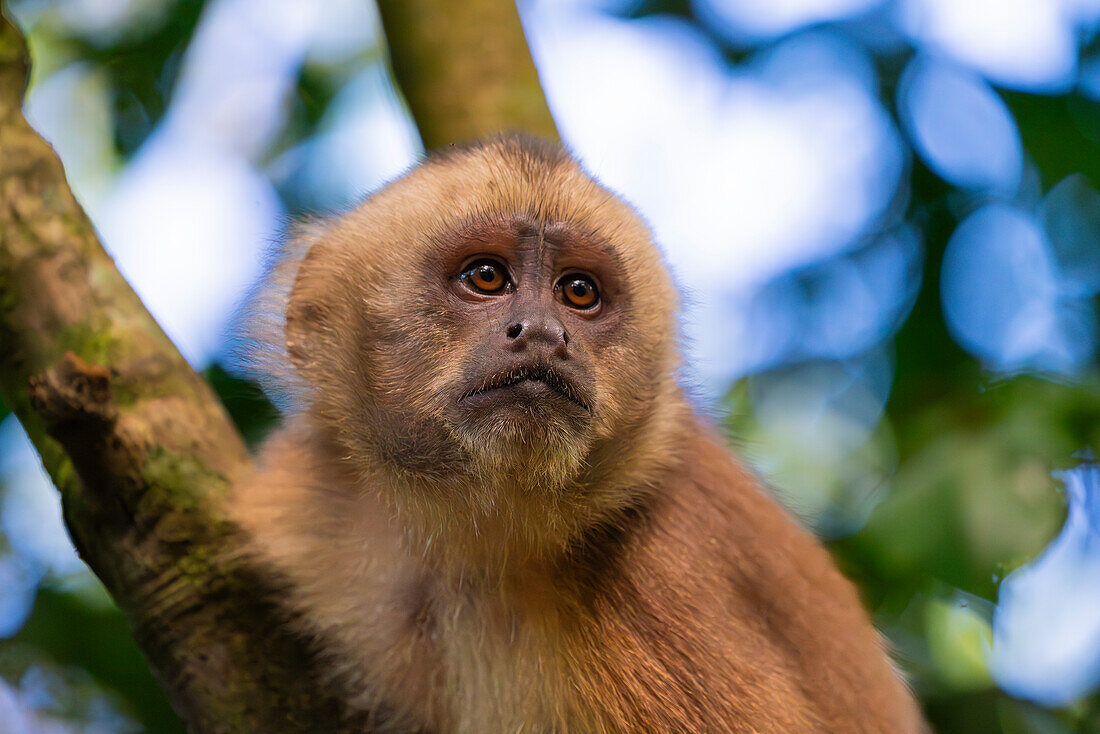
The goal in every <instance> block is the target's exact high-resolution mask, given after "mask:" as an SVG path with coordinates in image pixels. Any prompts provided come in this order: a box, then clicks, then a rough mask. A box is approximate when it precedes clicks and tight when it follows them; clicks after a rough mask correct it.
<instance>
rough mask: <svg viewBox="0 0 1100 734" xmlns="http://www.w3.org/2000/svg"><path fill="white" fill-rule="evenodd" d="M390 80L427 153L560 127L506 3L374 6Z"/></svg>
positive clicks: (429, 0) (550, 134)
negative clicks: (397, 88) (382, 30)
mask: <svg viewBox="0 0 1100 734" xmlns="http://www.w3.org/2000/svg"><path fill="white" fill-rule="evenodd" d="M378 10H379V12H380V13H381V14H382V24H383V26H385V29H386V41H387V43H388V44H389V47H390V59H391V63H392V64H393V71H394V76H395V77H396V78H397V82H398V84H399V85H400V86H401V91H402V92H403V93H404V95H405V99H406V101H408V103H409V108H410V109H411V110H412V113H413V117H414V118H415V119H416V124H417V127H419V128H420V135H421V138H422V139H423V141H424V145H425V146H426V147H427V148H429V149H430V148H437V147H440V146H443V145H448V144H450V143H460V142H466V141H470V140H475V139H477V138H483V137H486V136H489V135H495V134H497V133H500V132H508V131H513V130H522V131H524V132H527V133H530V134H532V135H539V136H542V137H545V138H551V139H557V137H558V133H557V129H556V128H555V127H554V119H553V118H552V117H551V116H550V110H549V108H548V107H547V106H546V99H545V97H544V96H543V93H542V87H540V86H539V78H538V74H537V73H536V72H535V65H534V63H533V62H532V61H531V55H530V53H529V52H528V50H527V39H526V38H525V37H524V35H523V28H522V26H520V22H519V14H518V13H517V12H516V6H515V3H514V2H511V0H464V1H463V2H454V0H378Z"/></svg>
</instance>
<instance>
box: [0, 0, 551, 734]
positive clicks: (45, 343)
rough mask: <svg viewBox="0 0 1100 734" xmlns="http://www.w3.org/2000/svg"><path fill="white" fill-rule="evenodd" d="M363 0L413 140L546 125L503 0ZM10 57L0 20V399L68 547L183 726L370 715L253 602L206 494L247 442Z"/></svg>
mask: <svg viewBox="0 0 1100 734" xmlns="http://www.w3.org/2000/svg"><path fill="white" fill-rule="evenodd" d="M380 5H381V9H382V16H383V19H384V22H385V24H386V31H387V36H388V37H389V39H390V42H391V44H392V61H393V66H394V69H395V70H396V72H397V75H398V79H399V81H400V83H401V84H402V86H403V88H404V91H405V95H406V98H407V99H408V100H409V104H410V106H411V107H412V110H413V113H414V115H415V117H416V120H417V123H418V125H419V126H420V129H421V132H422V134H423V137H424V140H425V143H426V144H427V145H429V146H431V147H434V146H438V145H442V144H445V143H449V142H452V141H462V140H468V139H472V138H475V137H480V136H484V135H486V134H490V133H495V132H498V131H502V130H509V129H523V130H526V131H528V132H532V133H535V134H540V135H543V136H549V137H555V136H556V132H555V130H554V125H553V121H552V119H551V118H550V115H549V112H548V111H547V108H546V104H545V101H544V100H543V96H542V93H541V90H540V89H539V86H538V78H537V75H536V74H535V70H534V66H533V64H532V63H531V60H530V57H529V55H528V52H527V47H526V42H525V40H524V37H523V32H522V29H521V27H520V25H519V18H518V16H517V14H516V10H515V7H514V5H513V4H512V3H511V2H509V0H466V2H462V3H457V2H446V1H445V0H382V2H381V3H380ZM3 9H4V7H3V2H2V0H0V10H3ZM27 70H28V63H27V52H26V47H25V43H24V40H23V38H22V36H21V34H20V33H19V30H18V29H17V28H16V27H15V26H14V25H13V24H12V23H10V22H8V21H7V20H6V19H4V18H3V17H0V397H2V398H3V400H4V401H5V402H6V403H7V405H8V406H9V407H10V408H11V409H12V411H13V412H14V413H15V415H16V417H17V418H18V419H19V421H20V423H22V425H23V427H24V428H25V429H26V431H27V433H28V435H29V436H30V438H31V441H32V442H33V443H34V445H35V447H36V449H37V450H38V452H39V454H40V455H41V457H42V461H43V464H44V465H45V467H46V470H47V471H48V472H49V474H50V476H51V477H52V478H53V481H54V483H55V484H56V485H57V487H58V489H59V490H60V492H61V495H62V504H63V507H64V514H65V522H66V525H67V526H68V528H69V532H70V534H71V535H72V537H73V541H74V543H75V544H76V546H77V548H78V550H79V551H80V554H81V556H82V557H83V559H84V560H85V561H86V562H87V563H88V565H89V566H91V568H92V570H93V571H95V573H96V574H97V575H98V576H99V577H100V579H102V581H103V583H104V584H105V585H106V587H107V589H108V591H109V592H110V593H111V595H112V596H113V597H114V599H115V601H116V603H117V604H118V605H119V607H120V608H121V609H122V610H123V612H124V613H125V614H126V616H127V618H128V619H129V621H130V624H131V626H132V628H133V631H134V635H135V638H136V639H137V641H138V644H139V645H140V646H141V648H142V650H143V651H144V652H145V655H146V657H147V658H148V660H149V663H150V666H151V667H152V669H153V671H154V673H155V674H156V675H157V676H158V678H159V680H160V681H161V683H162V685H164V687H165V688H166V690H167V691H168V695H169V698H170V700H171V701H172V703H173V706H174V707H175V708H176V710H177V711H178V712H179V713H180V715H181V716H182V717H183V719H184V720H185V722H186V723H187V725H188V727H189V729H190V730H191V731H195V732H214V733H218V734H220V733H222V732H224V733H226V734H230V733H237V732H241V733H245V732H247V733H249V734H255V733H258V732H322V731H323V732H333V733H338V732H344V731H349V732H350V731H360V732H361V731H364V730H367V729H369V727H368V725H367V721H366V719H365V718H364V717H359V718H358V719H352V718H349V717H348V715H347V714H346V712H345V708H344V706H343V705H342V702H340V701H338V700H334V699H332V698H331V697H330V696H329V695H328V694H326V692H325V691H324V690H323V686H322V685H321V684H320V682H319V680H318V677H317V676H315V675H309V674H308V671H309V670H310V666H311V665H313V662H312V661H311V660H310V659H309V652H308V650H306V649H304V647H303V645H302V643H300V642H299V641H297V640H295V639H293V638H292V637H291V636H290V635H289V634H287V633H286V632H285V625H284V624H283V622H284V621H285V620H283V619H282V618H281V616H280V613H279V612H278V611H277V610H276V609H275V608H274V606H273V605H272V604H271V603H269V602H268V601H265V600H268V599H271V598H272V594H273V591H274V588H275V587H276V586H277V580H275V579H271V578H267V577H264V576H263V575H262V574H258V573H256V572H255V571H254V570H251V569H249V568H247V567H245V566H244V565H242V564H240V563H238V562H236V561H234V560H232V559H233V558H234V554H233V550H234V548H236V547H237V546H238V544H239V542H240V539H239V537H238V531H237V529H236V528H235V527H234V526H233V525H232V524H230V523H229V522H228V521H227V520H226V518H225V517H224V516H223V514H222V513H221V510H220V506H221V505H220V499H221V498H222V497H223V496H224V495H225V494H226V492H227V491H228V490H229V489H230V487H231V486H232V483H233V481H234V480H235V479H236V478H237V477H239V476H241V475H242V474H243V473H245V472H247V471H248V470H249V468H250V459H249V456H248V453H247V451H246V450H245V447H244V444H243V442H242V441H241V439H240V437H239V436H238V434H237V432H236V430H235V429H234V427H233V425H232V424H231V422H230V420H229V418H228V416H227V415H226V413H225V411H224V409H223V407H222V406H221V404H220V403H219V401H218V400H217V397H216V396H215V395H214V394H213V393H212V391H211V390H210V388H209V387H208V386H207V384H206V383H205V382H204V381H203V380H202V378H201V377H200V376H199V375H197V374H196V373H195V372H194V371H193V370H192V369H191V368H190V366H189V365H188V364H187V363H186V361H185V360H184V359H183V358H182V357H181V356H180V354H179V352H178V351H177V350H176V349H175V347H173V345H172V344H171V342H170V341H169V340H168V338H167V337H166V336H165V335H164V333H163V332H162V331H161V329H160V328H159V327H158V326H157V324H156V323H155V321H154V320H153V319H152V317H151V316H150V315H149V313H148V312H147V311H146V310H145V308H144V307H143V306H142V304H141V302H140V300H139V299H138V297H137V296H136V295H135V294H134V292H133V291H132V290H131V289H130V287H129V286H128V285H127V284H126V282H125V280H124V279H123V278H122V276H121V275H120V274H119V272H118V270H117V269H116V268H115V266H114V263H113V262H112V260H111V258H110V256H109V255H108V254H107V253H106V252H105V251H104V249H103V247H102V246H101V245H100V243H99V241H98V239H97V237H96V234H95V231H94V229H93V227H92V225H91V223H90V222H89V220H88V218H87V216H86V215H85V213H84V212H83V210H82V209H81V208H80V205H79V204H78V203H77V202H76V200H75V199H74V198H73V196H72V193H71V191H70V190H69V188H68V185H67V184H66V182H65V177H64V171H63V169H62V166H61V163H60V161H59V160H58V158H57V156H56V155H55V154H54V152H53V150H52V149H51V148H50V146H49V145H48V144H47V143H45V142H44V141H43V140H42V139H41V138H40V137H39V136H38V135H37V134H36V133H35V132H34V131H33V130H32V129H31V128H30V126H29V125H28V124H27V122H26V120H24V118H23V116H22V113H21V104H22V97H23V93H24V89H25V86H26V79H27ZM148 246H149V247H156V246H157V243H156V242H150V243H148ZM375 713H376V714H378V713H380V712H375Z"/></svg>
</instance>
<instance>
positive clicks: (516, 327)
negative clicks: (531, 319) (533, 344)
mask: <svg viewBox="0 0 1100 734" xmlns="http://www.w3.org/2000/svg"><path fill="white" fill-rule="evenodd" d="M504 333H505V334H507V335H508V338H509V339H515V338H516V337H518V336H519V335H520V334H522V333H523V324H512V325H511V326H509V327H508V330H507V331H506V332H504Z"/></svg>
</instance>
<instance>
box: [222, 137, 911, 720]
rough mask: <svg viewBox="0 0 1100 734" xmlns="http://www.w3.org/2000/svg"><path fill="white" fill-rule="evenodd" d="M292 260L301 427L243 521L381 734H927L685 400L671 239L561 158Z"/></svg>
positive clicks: (353, 231) (270, 367) (530, 153)
mask: <svg viewBox="0 0 1100 734" xmlns="http://www.w3.org/2000/svg"><path fill="white" fill-rule="evenodd" d="M715 225H716V226H720V218H716V220H715ZM290 249H291V252H289V253H288V254H287V257H286V258H285V260H284V262H282V263H281V264H280V265H278V266H277V267H276V268H275V269H274V272H273V274H272V276H271V277H270V279H269V282H268V283H267V286H266V289H265V293H266V294H267V295H266V296H265V297H264V298H263V299H261V300H262V301H263V302H264V304H265V305H263V306H261V307H260V308H259V309H258V313H259V320H260V321H262V320H263V319H264V318H266V319H267V320H268V321H271V322H273V326H272V327H271V328H270V329H268V331H269V332H270V333H269V334H267V336H266V337H264V338H265V339H266V341H267V343H268V348H267V349H266V350H263V351H264V352H265V354H266V359H265V364H266V366H265V367H262V369H263V370H264V371H265V372H267V373H268V375H269V376H273V377H274V378H275V379H276V380H277V381H279V382H280V383H281V384H283V385H284V387H285V388H286V389H287V390H288V391H289V395H290V398H291V402H292V403H293V406H292V408H291V409H290V411H289V415H288V416H287V418H286V421H285V423H284V425H283V426H282V427H281V428H280V429H279V430H278V431H277V432H276V433H275V434H274V435H273V436H272V437H271V438H270V439H269V440H268V441H267V443H266V445H265V446H264V447H263V451H262V455H261V457H260V462H259V468H258V469H257V470H256V472H255V474H254V475H253V476H251V477H250V478H249V479H247V480H246V481H245V482H243V483H242V484H241V485H240V486H238V487H237V488H236V490H235V492H234V495H233V498H232V503H231V508H230V511H231V516H232V517H233V519H234V520H235V521H236V522H237V523H239V524H240V525H241V526H242V528H243V529H244V530H245V531H246V533H247V536H248V538H249V541H248V543H247V546H248V556H249V558H250V559H251V562H253V563H255V564H257V566H258V567H259V568H261V569H263V570H265V571H266V572H267V573H269V574H271V575H272V576H273V577H276V578H280V579H283V580H284V581H285V592H284V593H282V594H281V595H280V601H281V603H283V604H284V605H285V608H286V610H287V613H288V614H287V618H288V619H289V620H293V621H292V622H288V623H291V624H294V625H296V628H297V630H298V632H299V633H300V634H301V635H303V636H304V637H305V638H306V639H308V640H309V641H310V643H311V644H312V645H313V646H314V647H315V648H316V650H318V658H319V667H321V668H323V669H324V670H325V671H326V672H325V675H326V676H328V680H329V682H330V684H331V686H332V687H333V689H334V690H338V691H339V692H340V697H341V698H343V699H345V700H347V701H349V702H350V705H351V707H352V709H354V710H356V711H359V712H361V714H362V715H363V716H365V720H367V721H368V725H367V730H368V731H372V732H432V733H435V734H446V733H450V732H462V733H464V734H495V733H498V732H555V733H565V732H776V733H782V734H792V733H799V732H841V733H848V732H874V733H876V734H906V733H908V732H918V731H922V726H923V725H922V723H921V717H920V714H919V711H918V708H917V706H916V704H915V703H914V700H913V698H912V696H911V695H910V694H909V692H908V691H907V690H906V687H905V686H904V685H903V683H902V682H901V681H900V680H899V678H898V676H897V674H896V673H895V671H894V669H893V668H892V667H891V664H890V661H889V659H888V657H887V654H886V652H885V651H884V649H883V644H882V642H881V640H880V639H879V637H878V635H877V634H876V632H875V630H874V629H873V628H872V626H871V624H870V622H869V620H868V618H867V615H866V614H865V613H864V611H863V609H862V608H861V606H860V603H859V600H858V598H857V595H856V593H855V591H854V590H853V587H852V586H851V584H849V583H848V582H847V581H846V580H845V579H844V578H843V577H842V576H841V575H840V573H839V572H838V571H837V570H836V568H835V567H834V566H833V563H832V562H831V560H830V557H829V555H828V553H827V552H826V551H825V550H824V549H823V548H822V547H821V546H820V545H819V544H818V543H817V542H816V541H815V540H814V539H813V538H812V537H811V536H810V535H809V534H807V533H806V532H805V531H804V530H802V529H801V528H800V527H799V526H798V525H797V524H796V523H795V522H793V521H792V520H791V519H790V518H789V517H788V516H787V515H786V514H785V512H784V511H783V510H782V509H781V508H780V507H779V506H778V505H777V504H776V502H775V500H773V499H772V498H771V497H770V496H769V495H768V492H767V491H766V489H765V488H764V487H763V486H762V485H761V482H760V481H759V480H758V479H757V478H756V477H754V476H753V474H752V473H751V472H750V471H749V470H748V469H746V468H745V467H744V465H743V464H742V463H741V462H740V461H738V460H737V459H736V458H734V457H733V456H732V455H731V454H730V453H729V451H728V450H727V449H726V447H725V445H724V441H723V439H722V437H721V436H720V434H719V432H718V431H717V430H716V429H715V427H714V426H712V425H711V424H710V422H709V421H708V420H707V419H705V418H703V417H701V416H700V415H699V414H698V412H697V410H695V409H694V408H693V407H692V405H691V402H690V401H689V399H688V398H687V397H686V396H685V392H684V389H683V387H682V386H681V384H680V382H679V381H678V374H679V370H680V358H679V355H678V349H677V325H676V314H677V307H678V300H679V299H678V292H677V289H676V287H675V286H674V285H673V284H672V281H671V279H670V277H669V274H668V272H667V270H666V268H665V265H664V264H663V262H662V259H661V256H660V254H659V253H658V250H657V248H656V247H655V246H654V244H653V238H652V235H651V234H650V232H649V230H648V229H647V228H646V226H645V224H643V222H642V221H641V219H639V217H638V215H637V214H636V213H635V212H634V211H633V210H632V209H631V208H630V206H628V205H627V204H625V203H624V202H623V201H622V200H621V199H619V198H618V197H617V196H615V195H614V194H612V193H611V192H609V191H608V190H607V189H605V188H603V187H602V186H600V185H599V184H598V183H596V182H595V181H594V180H593V179H592V178H591V177H590V176H588V175H587V174H586V173H585V172H584V171H583V170H582V169H581V168H580V167H579V165H578V164H577V163H576V162H575V161H574V160H573V159H572V158H571V157H570V156H569V155H568V154H567V153H566V152H565V151H563V150H562V149H561V148H560V147H559V146H557V145H556V144H551V143H548V142H542V141H536V140H531V139H527V138H520V137H505V138H500V139H494V140H490V141H488V142H484V143H480V144H476V145H472V146H469V147H465V148H454V149H451V150H448V151H445V152H442V153H439V154H435V155H432V156H431V157H429V158H428V159H427V160H426V161H425V162H424V163H422V164H421V165H419V166H417V167H416V168H414V169H413V170H412V171H410V172H409V173H407V174H406V175H404V176H403V177H401V178H399V179H397V180H396V181H394V182H393V183H391V184H389V185H388V186H386V187H385V188H383V189H381V190H380V191H378V192H377V193H375V194H374V195H373V196H371V197H370V198H368V199H367V200H366V201H365V202H364V203H362V204H361V205H360V206H358V207H357V208H355V209H353V210H352V211H350V212H349V213H347V214H344V215H341V216H338V217H335V218H333V219H331V220H329V221H322V222H315V223H313V224H309V225H306V226H304V227H303V228H302V229H301V231H300V232H299V233H298V236H297V237H296V238H294V239H293V242H292V244H291V245H290ZM261 330H263V329H261Z"/></svg>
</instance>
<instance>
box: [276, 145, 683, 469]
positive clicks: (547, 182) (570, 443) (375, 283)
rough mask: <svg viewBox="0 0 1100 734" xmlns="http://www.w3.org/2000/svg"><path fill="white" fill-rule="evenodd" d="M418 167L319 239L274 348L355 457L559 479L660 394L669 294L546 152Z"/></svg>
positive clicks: (612, 214)
mask: <svg viewBox="0 0 1100 734" xmlns="http://www.w3.org/2000/svg"><path fill="white" fill-rule="evenodd" d="M513 146H515V143H514V141H502V142H497V143H494V144H490V145H487V146H485V147H482V148H477V149H473V150H471V151H466V152H463V153H461V154H458V155H455V156H454V157H452V158H446V159H444V160H442V161H439V160H437V161H429V162H428V163H427V164H425V165H423V166H421V167H420V168H418V169H416V170H414V171H413V172H412V173H411V174H409V175H408V176H406V177H405V178H404V179H401V180H399V181H397V182H395V183H394V184H391V186H390V187H387V189H384V190H383V191H382V192H380V193H379V194H376V195H375V196H374V197H372V198H371V199H370V200H368V201H367V202H366V203H365V204H364V205H363V206H362V207H361V208H360V209H359V210H357V211H355V212H353V213H352V214H350V215H348V216H347V217H345V218H343V219H342V220H339V221H337V222H336V224H335V225H334V226H333V227H331V228H330V230H329V231H327V232H326V233H324V235H323V236H322V238H321V239H320V241H319V242H318V244H317V245H315V246H314V248H313V250H312V251H311V252H310V254H309V256H308V257H307V258H306V260H305V261H304V263H303V265H302V269H301V271H300V273H299V275H298V278H297V283H296V285H295V293H294V295H293V296H292V298H291V303H290V307H289V309H288V314H287V338H288V347H289V349H290V353H291V356H292V358H293V359H294V360H295V363H296V366H297V367H298V369H299V372H300V373H302V374H303V376H304V377H305V378H306V379H307V381H309V382H310V383H312V384H313V386H314V387H315V388H316V390H315V405H319V406H320V408H321V414H322V415H323V416H324V417H325V418H326V420H328V421H330V422H331V424H332V425H333V426H334V427H335V428H336V429H337V431H338V432H339V433H340V435H342V436H343V437H344V440H345V441H346V442H347V443H348V444H349V446H350V448H351V449H352V451H353V452H367V453H369V454H372V455H373V456H375V457H379V456H380V457H381V458H382V459H383V460H385V461H388V462H390V463H396V464H398V465H399V466H400V467H401V468H402V469H404V470H413V471H417V472H421V473H438V474H439V475H441V476H442V475H446V474H448V473H450V472H453V466H454V464H455V463H456V462H466V463H473V464H477V465H481V466H485V467H487V468H489V469H490V470H491V471H492V472H494V473H495V474H497V475H499V472H500V470H501V469H504V470H506V471H508V472H510V473H519V474H523V473H525V472H536V473H537V474H539V475H540V476H542V477H545V478H546V479H547V480H548V481H555V482H559V481H561V480H564V479H567V478H568V477H569V476H572V475H575V474H576V472H577V471H579V469H580V468H581V467H582V466H583V465H584V464H585V463H586V461H587V460H588V459H589V458H590V455H591V453H592V451H593V450H594V449H595V448H597V447H598V446H601V445H603V446H605V447H606V446H608V445H612V446H613V445H614V442H615V441H622V440H629V439H630V435H631V431H632V430H634V429H635V428H637V426H638V425H639V424H640V423H642V422H644V421H645V420H646V418H647V416H649V415H651V414H652V412H653V410H654V408H655V406H657V405H658V404H659V402H660V401H661V400H662V399H666V398H667V396H668V395H669V390H668V386H669V385H670V384H671V383H672V382H673V376H672V372H673V370H674V368H675V362H676V357H675V351H676V350H675V337H674V332H675V328H674V325H673V324H674V316H673V314H674V311H675V308H676V297H675V292H674V291H673V289H672V287H671V284H670V282H669V279H668V276H667V274H666V272H665V270H664V268H663V266H662V265H661V263H660V257H659V255H658V254H657V252H656V250H655V248H654V247H653V245H652V243H651V241H650V239H649V233H648V231H647V230H646V228H645V227H644V225H642V224H641V223H640V222H639V221H638V219H637V217H636V216H635V215H634V214H633V212H632V211H631V210H630V209H629V207H627V206H626V205H624V204H623V203H622V202H621V201H619V200H618V199H616V198H614V197H613V196H612V195H610V194H609V193H608V192H607V191H605V190H604V189H602V188H600V187H599V185H598V184H596V183H595V182H594V181H592V180H591V179H590V178H588V177H587V176H585V175H584V174H583V172H581V171H580V169H579V168H578V167H577V166H576V164H575V163H574V162H573V161H572V160H570V159H569V158H568V157H566V156H565V155H564V154H563V153H561V151H560V150H558V149H545V150H543V149H530V148H525V147H522V146H519V147H513Z"/></svg>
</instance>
